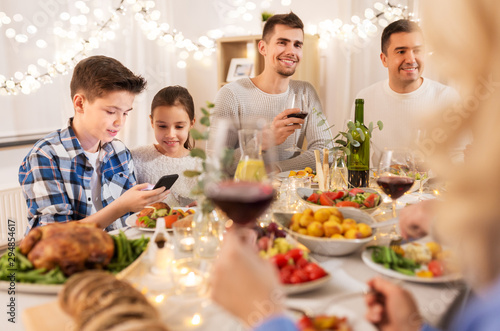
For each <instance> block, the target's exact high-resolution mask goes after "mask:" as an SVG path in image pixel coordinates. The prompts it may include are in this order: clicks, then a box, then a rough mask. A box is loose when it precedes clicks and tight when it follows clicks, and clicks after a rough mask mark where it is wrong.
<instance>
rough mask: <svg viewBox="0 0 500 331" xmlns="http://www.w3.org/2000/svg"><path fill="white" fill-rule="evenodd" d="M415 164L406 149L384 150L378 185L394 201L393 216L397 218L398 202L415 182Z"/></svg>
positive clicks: (379, 167) (380, 163)
mask: <svg viewBox="0 0 500 331" xmlns="http://www.w3.org/2000/svg"><path fill="white" fill-rule="evenodd" d="M414 174H415V163H414V162H413V156H412V153H411V152H410V151H409V150H406V149H400V150H398V149H384V151H383V152H382V156H381V158H380V162H379V165H378V174H377V175H378V177H377V184H378V186H379V187H380V188H381V189H382V191H384V193H385V194H387V195H388V196H389V198H391V201H392V216H393V217H396V200H397V199H399V198H400V197H402V196H403V194H405V193H406V192H407V191H408V190H409V189H410V188H411V187H412V186H413V183H414V181H415V179H414V178H413V175H414Z"/></svg>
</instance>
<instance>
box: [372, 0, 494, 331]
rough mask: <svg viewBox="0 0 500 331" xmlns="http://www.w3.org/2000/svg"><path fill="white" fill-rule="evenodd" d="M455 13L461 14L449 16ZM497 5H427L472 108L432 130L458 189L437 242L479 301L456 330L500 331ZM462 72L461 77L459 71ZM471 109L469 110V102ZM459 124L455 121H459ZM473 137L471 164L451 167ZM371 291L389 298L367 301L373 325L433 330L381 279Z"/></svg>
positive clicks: (437, 226) (438, 216)
mask: <svg viewBox="0 0 500 331" xmlns="http://www.w3.org/2000/svg"><path fill="white" fill-rule="evenodd" d="M449 8H453V10H449ZM497 8H498V3H497V2H495V1H494V0H478V1H467V0H458V1H451V0H443V1H439V2H432V4H431V3H430V1H428V2H425V3H424V12H423V22H425V23H426V24H428V25H429V26H427V27H428V28H429V31H432V34H430V35H429V36H428V40H429V43H430V44H431V45H433V47H434V51H435V53H434V54H435V56H436V57H439V58H440V60H441V61H440V62H439V63H440V68H441V69H442V70H443V73H444V74H446V75H447V76H448V77H449V78H451V79H454V80H455V81H457V82H458V83H459V85H460V87H461V90H460V92H461V96H462V98H463V100H464V103H463V105H462V107H461V108H454V109H448V110H447V112H446V114H447V115H446V116H441V117H436V118H434V119H433V120H432V123H433V124H432V125H431V126H429V129H428V130H430V131H431V132H438V131H437V130H440V131H439V132H440V133H441V136H442V137H443V138H444V139H443V141H442V142H440V144H439V146H438V147H437V148H436V150H435V151H434V153H433V154H432V159H433V161H434V162H433V169H436V171H437V173H438V174H439V175H440V176H443V177H444V178H446V180H447V181H448V182H450V183H452V185H451V187H450V189H449V192H448V193H447V195H446V196H445V199H444V200H443V202H442V203H440V204H436V205H435V206H434V207H435V209H434V217H435V218H434V219H433V221H432V222H430V223H429V226H428V227H429V228H430V229H431V230H432V234H433V236H435V237H437V238H438V239H439V240H440V241H441V242H442V243H443V244H444V245H447V246H448V247H449V248H450V249H451V250H452V251H453V254H454V258H455V260H456V263H457V264H458V266H459V267H460V269H461V271H462V273H463V276H464V279H465V281H466V282H467V283H468V285H469V286H471V287H472V288H473V290H474V291H475V293H476V294H477V296H478V297H477V298H476V299H475V300H473V301H472V302H470V303H469V304H468V305H467V306H466V308H465V309H464V311H463V312H462V313H461V314H460V316H455V317H456V318H455V320H454V323H453V324H452V326H451V328H450V329H451V330H454V331H461V330H464V331H465V330H467V331H469V330H470V331H472V330H481V331H483V330H500V314H498V312H500V259H498V256H499V254H500V246H499V245H498V238H499V237H500V219H499V218H500V209H499V204H498V201H499V200H500V193H499V192H498V186H499V185H500V171H498V165H499V164H500V149H498V148H492V146H496V145H497V142H499V141H500V132H499V131H498V129H497V128H496V126H497V123H499V122H500V112H498V104H499V103H500V60H499V58H498V52H497V50H498V49H499V48H500V39H499V38H498V36H499V35H500V20H498V15H497V12H498V10H495V9H497ZM457 68H460V70H457ZM467 101H468V102H467ZM452 119H453V120H452ZM465 130H471V131H472V132H473V133H474V138H475V140H474V142H473V144H472V146H471V147H470V148H469V149H468V156H467V161H466V162H465V163H464V164H463V165H461V166H456V165H455V166H451V164H450V162H449V160H447V159H446V157H445V153H443V151H445V150H446V149H447V148H449V147H450V146H452V145H453V143H454V141H456V139H457V137H458V136H459V135H460V134H461V133H462V132H464V131H465ZM370 285H371V286H372V288H373V289H375V290H376V291H377V292H380V293H382V294H383V295H384V297H385V300H384V301H385V303H380V302H378V301H377V300H375V298H374V297H373V296H367V298H366V300H367V304H368V313H367V317H368V319H369V320H370V321H371V322H373V323H375V324H377V325H378V326H379V328H380V329H381V330H422V329H423V330H432V328H431V327H430V326H427V325H425V324H423V323H422V321H421V319H420V318H419V316H420V315H419V314H418V311H417V308H416V305H415V301H414V300H413V299H412V298H411V296H410V295H409V294H408V293H407V292H406V291H404V290H402V289H401V288H399V287H397V286H395V285H393V284H391V283H389V282H387V281H383V280H380V279H376V280H372V281H371V283H370Z"/></svg>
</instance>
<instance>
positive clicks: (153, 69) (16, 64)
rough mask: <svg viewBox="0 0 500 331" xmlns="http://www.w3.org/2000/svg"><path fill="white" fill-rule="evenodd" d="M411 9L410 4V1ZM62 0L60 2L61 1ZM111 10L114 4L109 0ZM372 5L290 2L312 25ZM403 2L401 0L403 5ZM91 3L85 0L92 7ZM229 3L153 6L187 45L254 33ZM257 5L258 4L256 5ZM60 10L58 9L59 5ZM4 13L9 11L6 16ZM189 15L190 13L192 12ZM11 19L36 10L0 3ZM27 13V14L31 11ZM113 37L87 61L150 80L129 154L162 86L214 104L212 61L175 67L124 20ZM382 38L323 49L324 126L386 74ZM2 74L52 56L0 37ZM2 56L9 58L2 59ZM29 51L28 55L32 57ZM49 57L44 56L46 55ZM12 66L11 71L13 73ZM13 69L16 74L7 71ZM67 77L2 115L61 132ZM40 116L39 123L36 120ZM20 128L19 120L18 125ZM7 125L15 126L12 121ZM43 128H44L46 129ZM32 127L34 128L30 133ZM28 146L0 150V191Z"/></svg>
mask: <svg viewBox="0 0 500 331" xmlns="http://www.w3.org/2000/svg"><path fill="white" fill-rule="evenodd" d="M408 1H409V2H410V3H411V2H412V1H411V0H408ZM63 2H64V1H58V3H63ZM108 2H109V4H110V6H111V5H113V4H114V5H116V1H115V2H113V1H112V0H108ZM374 2H375V1H374V0H353V1H349V2H348V1H331V0H309V1H302V0H300V1H299V0H292V6H291V9H292V10H293V11H294V12H295V13H296V14H297V15H299V16H300V17H301V18H302V20H303V21H304V23H305V24H306V25H307V24H309V23H316V24H317V23H318V22H320V21H324V20H326V19H331V20H333V19H335V18H340V19H341V20H342V21H344V22H348V21H350V17H351V16H352V15H355V14H356V15H359V16H363V13H364V10H365V9H366V8H368V7H372V6H373V3H374ZM402 2H403V3H404V2H405V1H404V0H403V1H402ZM92 3H93V2H92V1H89V2H88V5H89V6H91V4H92ZM230 3H231V1H230V0H218V1H217V0H212V1H207V0H188V1H186V0H170V1H157V8H158V9H160V10H161V11H162V13H163V14H162V19H164V20H165V21H167V22H168V23H169V24H170V25H171V26H173V27H175V28H177V29H178V30H180V31H182V32H183V33H184V35H185V36H186V37H188V38H191V39H196V37H197V36H200V35H203V34H205V33H206V31H207V30H210V29H215V28H219V27H222V26H227V25H230V24H234V25H235V26H239V27H243V28H244V30H245V31H247V32H248V34H259V33H260V32H261V24H260V21H259V20H254V21H252V22H244V21H242V20H241V19H239V20H232V21H231V20H228V19H227V18H225V17H226V16H225V14H224V13H225V12H226V11H227V8H228V4H230ZM256 3H259V2H258V1H256ZM60 7H61V8H60V9H61V10H62V9H63V7H64V6H63V5H60ZM7 9H9V10H7ZM194 9H195V10H194ZM2 10H3V11H5V12H7V13H8V14H9V15H13V14H15V13H16V12H20V13H23V15H25V16H26V17H30V15H33V13H34V12H36V10H40V8H36V7H30V8H26V6H24V8H23V6H22V3H21V2H19V1H9V2H4V1H2V3H1V5H0V11H2ZM30 11H31V12H30ZM270 11H271V12H274V13H284V12H288V11H289V9H287V8H285V7H282V6H281V5H280V1H277V0H275V1H273V2H272V7H271V9H270ZM121 23H122V25H121V26H120V29H119V31H118V32H117V37H116V39H115V40H114V41H113V42H107V43H106V44H105V45H103V46H102V47H101V48H100V49H99V50H97V51H95V52H93V53H92V54H90V55H95V54H105V55H109V56H113V57H116V58H117V59H119V60H120V61H122V62H123V63H124V64H125V65H126V66H128V67H129V68H131V69H132V70H133V71H134V72H136V73H141V74H142V75H143V76H145V77H146V78H147V80H148V90H147V91H146V92H145V93H143V94H142V95H141V96H139V97H138V98H136V105H135V106H134V111H133V113H132V114H131V116H130V118H129V120H128V123H127V125H126V129H124V130H123V132H122V133H121V135H120V138H121V139H123V140H124V141H125V143H126V144H127V145H128V146H129V147H131V148H133V147H136V146H138V145H143V144H146V143H151V142H153V135H152V131H151V128H150V126H149V120H148V114H149V105H150V102H151V99H152V97H153V96H154V94H155V93H156V91H158V90H159V89H160V88H162V87H164V86H166V85H173V84H179V85H183V86H186V87H187V88H188V89H189V91H190V92H191V94H192V95H193V97H194V99H195V106H196V109H199V108H200V107H202V106H204V105H205V101H213V100H214V97H215V94H216V93H217V86H216V82H217V71H216V57H215V55H213V56H211V57H209V58H206V59H204V60H202V61H196V60H193V59H188V60H187V63H188V66H187V68H186V69H179V68H177V67H176V63H177V61H178V52H177V53H176V52H175V50H173V49H172V48H170V47H160V46H158V45H156V44H155V42H151V41H149V40H147V39H146V38H145V36H144V35H143V33H142V32H141V31H140V29H139V28H138V27H137V25H136V24H135V22H134V20H133V19H131V18H129V19H126V18H124V19H123V20H122V21H121ZM380 32H381V29H379V33H378V35H377V36H376V37H375V38H373V39H371V40H370V41H368V42H367V43H366V44H363V45H355V46H354V47H353V48H352V49H351V50H348V51H346V47H345V45H344V44H343V43H342V42H340V41H338V40H335V41H332V42H330V44H329V47H328V49H326V50H324V51H322V52H321V75H322V79H321V89H320V91H318V92H319V93H320V95H321V98H322V103H323V109H324V111H325V113H326V114H327V117H328V119H329V121H330V122H331V123H330V124H336V127H335V128H334V131H335V130H337V131H338V130H340V129H341V124H342V123H344V120H345V119H346V114H348V113H349V109H350V107H351V105H352V102H353V100H354V96H355V94H356V93H357V91H359V90H360V89H361V88H363V87H366V86H368V85H369V84H371V83H373V82H375V81H378V80H381V79H385V78H386V77H387V72H386V70H385V68H383V67H382V65H381V63H380V60H379V53H380V46H379V44H380ZM0 45H2V48H1V50H0V58H1V59H2V60H0V74H5V73H9V74H11V75H12V74H13V72H14V71H15V70H23V69H24V68H25V67H26V66H27V64H29V63H32V62H36V59H37V58H38V56H45V57H46V58H47V59H49V56H50V52H49V51H44V54H41V55H39V54H37V52H39V50H38V49H33V48H32V49H30V48H28V46H22V48H21V49H18V50H17V51H16V52H17V53H11V52H10V49H9V47H10V46H11V43H9V42H6V41H5V37H3V36H0ZM3 53H6V54H7V56H4V54H3ZM32 53H34V54H32ZM45 53H47V54H45ZM13 68H15V69H13ZM13 70H14V71H13ZM69 79H70V75H67V76H58V77H56V78H55V79H54V84H49V85H46V86H43V87H42V88H41V89H40V90H39V91H37V92H36V93H33V94H31V95H29V96H24V95H19V96H0V109H1V110H2V111H10V112H11V113H12V112H13V110H14V109H22V110H28V111H29V112H30V114H31V113H32V116H29V118H16V119H15V121H18V122H19V121H21V122H22V121H34V123H40V122H37V121H40V120H42V121H43V118H44V117H43V115H40V113H41V110H44V111H50V112H51V114H55V118H56V120H55V121H51V122H50V125H52V126H53V128H59V127H61V126H62V125H63V124H65V123H66V120H67V117H68V116H70V115H71V113H72V110H71V102H70V101H71V100H70V97H69V87H68V86H69ZM40 116H42V117H40ZM23 123H24V122H23ZM12 125H15V123H13V124H12ZM45 126H46V124H45ZM36 129H37V126H36V124H33V130H36ZM28 150H29V146H23V147H19V148H7V149H0V160H2V165H1V166H0V188H1V187H8V186H13V185H16V184H17V171H18V168H19V165H20V163H21V161H22V159H23V157H24V156H25V154H26V153H27V152H28Z"/></svg>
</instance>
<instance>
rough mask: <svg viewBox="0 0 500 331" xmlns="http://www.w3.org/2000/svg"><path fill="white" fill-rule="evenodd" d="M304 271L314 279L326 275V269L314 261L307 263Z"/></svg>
mask: <svg viewBox="0 0 500 331" xmlns="http://www.w3.org/2000/svg"><path fill="white" fill-rule="evenodd" d="M304 271H305V272H306V273H307V274H308V276H309V279H310V280H315V279H318V278H321V277H324V276H326V271H325V270H324V269H323V268H321V267H320V266H319V265H317V264H316V263H313V262H311V263H309V264H308V265H306V266H305V267H304Z"/></svg>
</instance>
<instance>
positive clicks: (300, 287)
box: [281, 235, 332, 294]
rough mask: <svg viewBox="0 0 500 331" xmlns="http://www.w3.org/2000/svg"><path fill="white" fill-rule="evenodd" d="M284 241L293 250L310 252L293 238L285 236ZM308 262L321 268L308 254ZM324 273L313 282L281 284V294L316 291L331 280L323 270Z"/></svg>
mask: <svg viewBox="0 0 500 331" xmlns="http://www.w3.org/2000/svg"><path fill="white" fill-rule="evenodd" d="M286 240H287V241H288V242H289V243H290V244H291V245H292V246H293V247H294V248H297V247H299V248H302V249H304V250H306V251H308V252H310V250H309V249H308V248H307V247H305V246H304V245H302V244H301V243H300V242H298V241H297V240H296V239H295V238H293V237H291V236H290V235H287V236H286ZM308 261H309V262H313V263H316V264H317V265H318V266H320V267H321V268H323V267H322V266H321V265H320V264H319V262H318V261H317V260H315V259H314V258H312V257H311V255H310V254H309V258H308ZM323 270H324V268H323ZM325 272H326V275H325V276H324V277H321V278H318V279H315V280H311V281H309V282H305V283H299V284H281V287H282V289H283V292H285V294H298V293H304V292H309V291H313V290H316V289H318V288H320V287H321V286H323V285H325V284H326V283H328V282H329V281H330V280H331V279H332V276H331V275H330V274H329V273H328V271H326V270H325Z"/></svg>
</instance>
